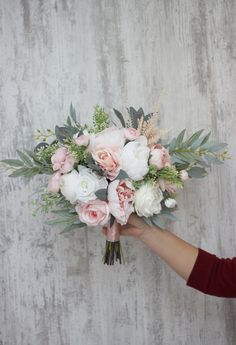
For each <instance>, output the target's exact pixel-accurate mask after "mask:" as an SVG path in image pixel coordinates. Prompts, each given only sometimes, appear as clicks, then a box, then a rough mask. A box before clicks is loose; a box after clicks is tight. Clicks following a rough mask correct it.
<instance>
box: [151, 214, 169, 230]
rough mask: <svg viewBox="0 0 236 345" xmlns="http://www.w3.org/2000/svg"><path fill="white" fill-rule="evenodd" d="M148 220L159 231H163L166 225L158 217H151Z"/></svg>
mask: <svg viewBox="0 0 236 345" xmlns="http://www.w3.org/2000/svg"><path fill="white" fill-rule="evenodd" d="M150 219H151V222H152V224H153V225H156V226H158V227H159V228H161V229H165V227H166V225H165V223H164V222H163V221H162V220H161V219H160V217H159V216H158V215H155V216H152V217H151V218H150Z"/></svg>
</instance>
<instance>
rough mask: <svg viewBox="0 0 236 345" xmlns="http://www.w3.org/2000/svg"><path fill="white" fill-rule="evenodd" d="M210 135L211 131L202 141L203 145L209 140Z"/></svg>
mask: <svg viewBox="0 0 236 345" xmlns="http://www.w3.org/2000/svg"><path fill="white" fill-rule="evenodd" d="M210 135H211V132H209V133H208V134H207V135H206V136H205V137H204V138H203V140H202V142H201V146H202V145H204V144H205V143H206V142H207V141H208V139H209V138H210Z"/></svg>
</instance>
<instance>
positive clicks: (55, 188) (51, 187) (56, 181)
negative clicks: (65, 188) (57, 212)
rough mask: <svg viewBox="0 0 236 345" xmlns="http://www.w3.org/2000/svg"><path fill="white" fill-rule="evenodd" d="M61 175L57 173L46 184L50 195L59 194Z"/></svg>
mask: <svg viewBox="0 0 236 345" xmlns="http://www.w3.org/2000/svg"><path fill="white" fill-rule="evenodd" d="M60 179H61V174H60V172H59V171H57V172H56V173H55V174H54V175H53V176H52V177H51V179H50V180H49V182H48V191H49V192H50V193H59V190H60Z"/></svg>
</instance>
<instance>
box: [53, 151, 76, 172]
mask: <svg viewBox="0 0 236 345" xmlns="http://www.w3.org/2000/svg"><path fill="white" fill-rule="evenodd" d="M51 162H52V164H53V167H52V168H53V170H54V171H57V170H59V171H60V173H61V174H66V173H68V172H70V171H71V170H72V169H73V166H74V163H75V159H74V157H73V156H72V155H71V154H70V153H69V152H68V150H67V148H66V147H60V148H59V149H57V150H56V152H55V153H54V155H53V156H52V157H51Z"/></svg>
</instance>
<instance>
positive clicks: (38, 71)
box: [0, 0, 236, 345]
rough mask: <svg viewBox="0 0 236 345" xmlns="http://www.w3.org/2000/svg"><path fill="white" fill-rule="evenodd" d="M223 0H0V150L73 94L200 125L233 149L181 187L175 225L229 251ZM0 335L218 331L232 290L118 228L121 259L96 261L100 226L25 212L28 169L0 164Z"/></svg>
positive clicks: (175, 344) (59, 113) (51, 117)
mask: <svg viewBox="0 0 236 345" xmlns="http://www.w3.org/2000/svg"><path fill="white" fill-rule="evenodd" d="M235 11H236V1H234V0H197V1H195V0H182V1H178V0H176V1H175V0H172V1H171V0H156V1H154V0H149V1H144V0H143V1H141V0H138V1H134V0H129V1H124V0H120V1H115V0H106V1H104V0H100V1H99V0H77V1H76V0H50V1H43V0H31V1H30V0H21V1H18V0H7V1H5V0H0V42H1V50H0V115H1V128H0V138H1V152H0V154H1V157H8V156H14V153H15V149H16V147H18V148H27V147H29V146H31V147H32V140H33V133H34V129H35V128H47V127H53V126H54V124H55V123H60V122H62V121H63V120H64V118H65V115H67V112H68V108H69V104H70V102H71V101H72V102H73V103H74V105H75V106H76V108H77V109H78V110H79V111H80V118H81V120H82V121H88V119H91V112H92V108H93V106H94V105H95V104H96V103H99V104H101V105H103V106H105V107H106V109H108V110H109V109H110V108H111V107H112V106H115V107H117V108H118V109H121V110H122V109H124V108H125V107H126V106H129V105H133V106H137V107H138V106H143V107H144V109H145V110H146V111H152V110H154V109H156V107H157V105H158V98H159V95H160V94H161V93H162V94H163V97H162V98H161V106H160V114H161V127H164V128H169V129H170V135H174V134H176V133H177V132H178V131H179V130H180V129H182V128H185V127H187V128H188V129H189V132H191V131H193V130H197V129H200V128H204V127H205V128H206V129H208V130H209V129H212V132H213V135H214V136H215V137H217V138H219V139H220V140H222V141H225V140H226V141H227V142H228V143H229V147H230V151H231V154H232V155H233V159H232V160H231V161H228V162H227V163H226V164H225V165H224V166H222V167H215V168H213V169H212V173H211V174H210V175H209V177H207V178H206V179H205V180H201V181H192V182H189V183H188V184H187V186H186V189H185V191H184V192H183V193H182V194H181V195H180V196H179V205H180V209H181V210H180V211H179V217H180V218H181V221H180V222H179V223H176V224H175V225H173V226H171V229H172V231H173V232H175V233H176V234H179V235H181V236H182V237H183V238H185V239H186V240H188V241H190V242H191V243H193V244H195V245H198V246H201V247H202V248H204V249H207V250H209V251H212V252H215V253H216V254H218V255H220V256H233V255H235V253H236V237H235V233H236V231H235V223H236V212H235V209H236V198H235V192H236V177H235V176H236V160H235V157H236V141H235V133H236V121H235V110H236V102H235V94H236V92H235V91H236V90H235V89H236V88H235V76H236V75H235V66H236V63H235V58H236V45H235V38H236V37H235V36H236V35H235V34H236V28H235V25H236V24H235V23H236V21H235V16H236V12H235ZM0 180H1V182H0V186H1V193H0V226H1V231H0V259H1V263H0V344H1V345H48V344H50V345H59V344H64V345H78V344H83V345H93V344H98V345H108V344H114V345H120V344H124V345H134V344H135V345H144V344H145V345H154V344H160V345H180V344H181V345H182V344H186V345H187V344H192V345H199V344H204V345H211V344H216V345H218V344H219V345H230V344H235V339H236V318H235V313H236V304H235V301H233V300H232V299H231V300H227V299H217V298H213V297H209V296H204V295H203V294H201V293H199V292H196V291H194V290H193V289H191V288H187V287H186V286H185V283H184V281H182V280H181V279H180V278H179V277H177V276H176V275H175V274H174V273H173V272H171V271H170V269H169V268H168V267H167V266H166V265H165V264H164V263H163V262H161V261H160V259H159V258H158V257H156V256H155V255H154V254H153V253H152V252H151V251H150V250H149V249H148V248H145V247H144V245H143V244H141V243H139V242H138V241H137V240H134V239H130V238H123V239H122V242H123V247H124V251H125V256H126V265H124V266H118V265H117V266H115V267H111V268H110V267H106V266H103V265H102V263H101V255H102V251H103V248H104V239H103V238H102V236H101V235H100V230H99V229H97V230H94V229H93V230H84V229H83V230H80V231H78V232H74V233H70V234H68V235H64V236H62V235H59V232H60V229H55V228H50V227H47V226H45V225H44V224H43V220H44V219H43V217H41V216H39V217H37V218H34V217H33V216H32V215H31V212H32V209H33V206H32V205H31V199H32V192H33V190H34V189H35V188H36V187H37V186H38V183H39V182H40V179H39V178H36V179H34V180H33V181H31V182H30V183H27V181H25V180H23V179H18V180H10V179H8V178H7V174H1V175H0Z"/></svg>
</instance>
